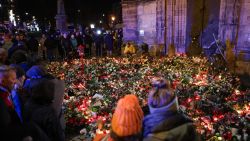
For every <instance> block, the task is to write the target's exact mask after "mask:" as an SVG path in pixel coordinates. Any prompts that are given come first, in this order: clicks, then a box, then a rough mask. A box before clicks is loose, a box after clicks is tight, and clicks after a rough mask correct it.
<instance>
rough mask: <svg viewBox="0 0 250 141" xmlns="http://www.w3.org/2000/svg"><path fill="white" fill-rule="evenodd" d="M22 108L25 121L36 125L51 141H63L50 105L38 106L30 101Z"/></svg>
mask: <svg viewBox="0 0 250 141" xmlns="http://www.w3.org/2000/svg"><path fill="white" fill-rule="evenodd" d="M24 108H25V111H24V120H25V121H27V122H29V121H32V122H34V123H36V124H37V125H38V126H39V127H40V128H41V129H42V131H43V132H45V133H46V134H47V136H48V137H49V138H50V140H51V141H64V132H63V130H62V127H61V125H60V121H59V118H58V116H57V115H56V112H55V111H54V109H53V108H52V106H51V105H50V104H45V103H43V104H39V103H37V102H35V101H34V100H32V99H30V100H29V101H28V102H27V103H26V104H25V107H24Z"/></svg>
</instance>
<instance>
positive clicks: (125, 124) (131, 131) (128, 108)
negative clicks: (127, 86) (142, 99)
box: [94, 95, 143, 141]
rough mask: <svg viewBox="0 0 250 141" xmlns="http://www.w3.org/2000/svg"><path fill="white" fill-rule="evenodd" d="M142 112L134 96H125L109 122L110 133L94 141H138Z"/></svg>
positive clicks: (97, 137)
mask: <svg viewBox="0 0 250 141" xmlns="http://www.w3.org/2000/svg"><path fill="white" fill-rule="evenodd" d="M142 120H143V111H142V109H141V107H140V105H139V101H138V98H137V97H136V96H135V95H126V96H125V97H124V98H122V99H120V100H119V101H118V104H117V107H116V109H115V112H114V114H113V117H112V121H111V133H110V134H107V135H106V136H104V137H103V136H102V137H100V135H98V134H97V136H96V138H95V139H94V140H95V141H139V140H140V138H141V129H142Z"/></svg>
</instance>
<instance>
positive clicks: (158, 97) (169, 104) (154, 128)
mask: <svg viewBox="0 0 250 141" xmlns="http://www.w3.org/2000/svg"><path fill="white" fill-rule="evenodd" d="M152 85H153V88H152V90H151V91H150V92H149V97H148V106H149V110H150V114H149V115H147V116H146V117H145V118H144V121H143V130H144V131H143V141H196V140H198V138H197V135H196V132H195V128H194V125H193V123H192V121H191V120H190V119H188V118H187V117H185V116H184V115H183V114H180V113H178V100H177V97H176V96H175V95H174V93H173V90H172V89H171V86H170V83H169V82H168V81H166V80H165V79H162V78H158V79H154V80H153V82H152Z"/></svg>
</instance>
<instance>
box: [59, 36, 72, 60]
mask: <svg viewBox="0 0 250 141" xmlns="http://www.w3.org/2000/svg"><path fill="white" fill-rule="evenodd" d="M61 45H62V55H63V58H64V59H65V58H68V59H70V58H71V56H70V52H72V50H73V49H72V46H71V43H70V40H69V38H68V35H67V34H66V33H64V34H63V37H62V39H61Z"/></svg>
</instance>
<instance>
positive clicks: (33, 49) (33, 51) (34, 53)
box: [28, 35, 39, 60]
mask: <svg viewBox="0 0 250 141" xmlns="http://www.w3.org/2000/svg"><path fill="white" fill-rule="evenodd" d="M38 47H39V42H38V40H37V39H36V38H35V37H34V36H33V35H31V36H30V39H29V40H28V50H29V52H30V55H31V57H32V59H33V60H35V59H36V58H37V57H38Z"/></svg>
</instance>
